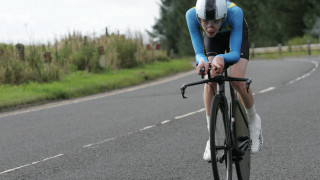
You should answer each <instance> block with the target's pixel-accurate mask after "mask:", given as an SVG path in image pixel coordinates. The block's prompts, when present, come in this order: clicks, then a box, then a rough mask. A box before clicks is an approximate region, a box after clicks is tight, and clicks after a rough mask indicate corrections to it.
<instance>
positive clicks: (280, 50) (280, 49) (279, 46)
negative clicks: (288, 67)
mask: <svg viewBox="0 0 320 180" xmlns="http://www.w3.org/2000/svg"><path fill="white" fill-rule="evenodd" d="M278 48H279V56H282V44H281V43H279V44H278Z"/></svg>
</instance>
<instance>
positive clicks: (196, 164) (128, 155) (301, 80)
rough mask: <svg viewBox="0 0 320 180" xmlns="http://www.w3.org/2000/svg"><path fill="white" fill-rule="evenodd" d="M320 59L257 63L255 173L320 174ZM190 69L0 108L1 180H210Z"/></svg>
mask: <svg viewBox="0 0 320 180" xmlns="http://www.w3.org/2000/svg"><path fill="white" fill-rule="evenodd" d="M319 63H320V57H309V58H295V59H288V60H274V61H262V60H261V61H251V62H250V63H249V67H248V71H247V75H246V77H251V78H252V79H253V84H252V88H253V91H254V92H255V97H254V98H255V103H256V108H257V111H258V113H259V114H260V116H261V117H262V120H263V123H262V125H263V135H264V142H265V144H264V147H263V150H262V152H260V153H259V154H257V155H253V156H252V170H251V172H252V173H251V174H252V175H251V179H259V180H260V179H266V180H269V179H317V178H319V175H320V174H319V172H320V156H319V154H320V148H319V147H320V138H319V136H320V131H319V129H320V116H319V112H320V108H319V107H320V96H319V94H320V80H319V79H320V71H319ZM199 79H200V77H199V76H197V75H195V72H187V73H183V74H179V76H176V77H172V79H165V80H164V81H157V82H154V83H152V84H145V85H143V86H137V87H134V88H133V89H132V88H130V89H124V90H121V91H114V92H111V93H105V94H99V95H95V96H90V97H85V98H79V99H75V100H70V101H63V102H59V103H53V104H47V105H45V106H39V107H33V108H30V109H24V110H21V111H16V112H9V113H2V114H0V153H1V155H0V162H1V163H0V179H1V180H7V179H8V180H11V179H44V180H45V179H57V180H60V179H68V180H69V179H83V180H87V179H110V180H115V179H120V180H122V179H137V180H140V179H159V180H163V179H166V180H167V179H190V180H195V179H197V180H202V179H211V178H212V172H211V167H210V165H209V164H208V163H206V162H204V161H203V160H202V154H203V151H204V148H205V143H206V141H207V139H208V133H207V129H206V124H205V123H206V122H205V113H204V110H203V102H202V91H203V88H202V86H199V87H190V88H188V89H187V91H186V95H187V96H188V99H186V100H185V99H182V97H181V94H180V86H181V85H182V84H183V83H187V82H191V81H196V80H199Z"/></svg>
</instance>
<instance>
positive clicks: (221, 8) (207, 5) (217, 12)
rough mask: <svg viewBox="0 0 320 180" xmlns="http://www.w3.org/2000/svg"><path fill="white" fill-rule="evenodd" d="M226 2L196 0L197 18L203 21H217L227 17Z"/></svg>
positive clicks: (224, 0) (221, 0) (223, 0)
mask: <svg viewBox="0 0 320 180" xmlns="http://www.w3.org/2000/svg"><path fill="white" fill-rule="evenodd" d="M227 9H228V7H227V1H226V0H197V4H196V13H197V17H198V18H200V19H203V20H218V19H222V18H224V17H226V16H227Z"/></svg>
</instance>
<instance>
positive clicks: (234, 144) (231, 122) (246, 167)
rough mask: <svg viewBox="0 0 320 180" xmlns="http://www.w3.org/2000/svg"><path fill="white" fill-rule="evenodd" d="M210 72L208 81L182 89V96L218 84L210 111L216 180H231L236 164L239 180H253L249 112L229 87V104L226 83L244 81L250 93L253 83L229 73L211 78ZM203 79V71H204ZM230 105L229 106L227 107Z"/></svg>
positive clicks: (195, 83) (211, 143)
mask: <svg viewBox="0 0 320 180" xmlns="http://www.w3.org/2000/svg"><path fill="white" fill-rule="evenodd" d="M210 70H211V65H210V68H209V71H208V79H205V80H201V81H197V82H192V83H187V84H184V85H182V87H181V94H182V97H183V98H187V97H186V96H185V90H186V88H187V87H189V86H195V85H199V84H204V83H209V82H215V83H217V84H218V85H219V86H218V87H219V90H218V93H217V95H215V97H214V98H213V100H212V103H211V109H210V130H209V132H210V147H211V159H212V160H211V164H212V171H213V177H214V179H218V180H219V179H228V180H230V179H232V169H233V164H235V169H236V172H237V177H238V179H240V180H247V179H249V178H250V156H251V152H250V147H251V139H250V136H249V129H248V121H247V116H246V112H245V110H244V108H243V106H242V104H241V102H240V101H239V99H238V97H237V93H236V92H235V90H234V89H233V88H232V86H231V85H230V83H229V86H230V88H229V89H230V97H231V99H230V100H229V102H228V100H227V97H226V94H225V82H226V81H228V82H230V81H244V82H245V84H246V89H247V92H248V93H249V86H250V84H251V82H252V80H251V79H250V78H235V77H230V76H228V71H227V69H224V71H223V73H222V74H221V75H217V76H214V77H211V76H210V74H209V72H210ZM201 72H202V78H203V77H204V68H202V69H201ZM229 103H230V105H228V104H229Z"/></svg>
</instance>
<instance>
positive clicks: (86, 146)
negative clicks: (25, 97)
mask: <svg viewBox="0 0 320 180" xmlns="http://www.w3.org/2000/svg"><path fill="white" fill-rule="evenodd" d="M312 63H313V64H315V67H314V68H313V69H312V70H311V71H310V72H309V73H306V74H304V75H302V76H300V77H298V78H296V79H295V80H292V81H290V82H289V83H287V84H286V85H289V84H292V83H295V82H297V81H299V80H301V79H304V78H306V77H308V76H309V75H311V73H313V72H314V71H315V70H316V69H317V68H318V67H319V64H318V62H316V61H312ZM189 73H190V72H188V74H189ZM182 76H184V75H180V76H179V77H178V78H180V77H182ZM178 78H172V79H171V80H174V79H178ZM168 81H170V79H169V80H164V81H163V82H160V83H164V82H168ZM155 84H156V83H150V84H149V85H142V87H140V86H138V87H135V88H129V89H128V90H122V91H117V92H111V93H105V94H102V95H97V96H93V97H86V98H81V99H77V100H71V101H67V102H62V103H57V104H55V103H53V104H49V105H45V106H41V107H38V108H32V109H29V110H24V111H17V112H12V113H4V114H2V115H0V118H1V117H6V116H12V115H18V114H23V113H28V112H33V111H39V110H43V109H49V108H55V107H59V106H64V105H68V104H74V103H79V102H83V101H88V100H94V99H99V98H101V97H106V96H111V95H115V94H120V93H124V92H130V91H133V90H136V89H140V88H144V87H147V86H152V85H155ZM274 89H275V87H270V88H267V89H264V90H261V91H260V92H259V94H262V93H266V92H269V91H272V90H274ZM253 95H255V94H254V93H253ZM203 111H205V108H202V109H200V110H197V111H194V112H190V113H187V114H184V115H181V116H177V117H175V118H174V119H175V120H177V119H182V118H185V117H187V116H191V115H194V114H196V113H200V112H203ZM169 122H171V120H165V121H163V122H161V124H166V123H169ZM153 127H156V125H151V126H147V127H144V128H142V129H140V130H139V131H143V130H147V129H150V128H153ZM136 132H138V131H135V132H130V133H128V135H131V134H134V133H136ZM114 139H117V137H115V138H109V139H105V140H103V141H99V142H97V143H93V144H88V145H85V146H83V148H88V147H92V146H95V145H99V144H102V143H105V142H109V141H111V140H114ZM63 155H64V154H59V155H56V156H53V157H49V158H45V159H43V160H41V161H35V162H32V163H30V164H25V165H23V166H19V167H16V168H12V169H9V170H5V171H3V172H0V175H1V174H5V173H9V172H12V171H15V170H18V169H22V168H25V167H28V166H31V165H35V164H38V163H41V162H45V161H48V160H50V159H54V158H58V157H60V156H63Z"/></svg>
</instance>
